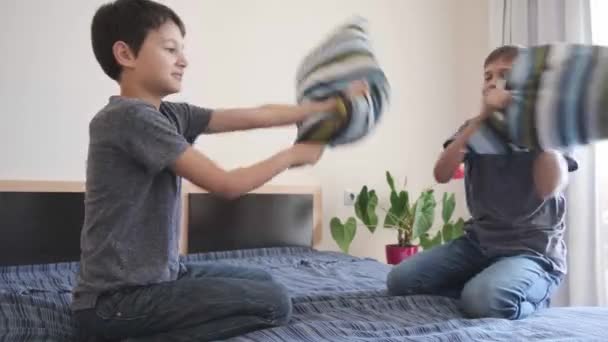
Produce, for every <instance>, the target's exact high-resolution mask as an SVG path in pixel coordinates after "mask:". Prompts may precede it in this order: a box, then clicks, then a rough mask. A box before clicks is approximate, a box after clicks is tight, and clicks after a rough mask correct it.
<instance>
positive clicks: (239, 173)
mask: <svg viewBox="0 0 608 342" xmlns="http://www.w3.org/2000/svg"><path fill="white" fill-rule="evenodd" d="M323 148H324V147H323V146H322V145H319V144H296V145H294V146H292V147H290V148H288V149H286V150H283V151H281V152H279V153H277V154H275V155H274V156H272V157H270V158H268V159H266V160H264V161H261V162H259V163H257V164H254V165H252V166H249V167H244V168H238V169H235V170H231V171H226V170H224V169H222V168H220V167H219V166H217V165H216V164H215V163H214V162H213V161H212V160H211V159H209V158H208V157H206V156H205V155H204V154H202V153H200V152H198V151H197V150H195V149H194V148H192V147H188V148H186V150H185V151H184V152H183V153H182V154H181V155H180V156H179V157H178V158H177V159H176V160H175V161H174V162H173V164H172V165H171V168H172V170H173V171H174V172H175V173H176V174H177V175H179V176H182V177H184V178H186V179H187V180H189V181H190V182H192V183H193V184H195V185H197V186H199V187H201V188H203V189H205V190H208V191H209V192H211V193H215V194H218V195H220V196H223V197H225V198H230V199H231V198H236V197H239V196H241V195H243V194H245V193H247V192H250V191H252V190H255V189H256V188H258V187H260V186H262V185H263V184H265V183H266V182H268V181H269V180H271V179H272V178H273V177H275V176H276V175H278V174H279V173H281V172H283V171H285V170H286V169H287V168H289V167H292V166H294V165H304V164H314V163H316V162H317V160H318V159H319V158H320V157H321V154H322V152H323Z"/></svg>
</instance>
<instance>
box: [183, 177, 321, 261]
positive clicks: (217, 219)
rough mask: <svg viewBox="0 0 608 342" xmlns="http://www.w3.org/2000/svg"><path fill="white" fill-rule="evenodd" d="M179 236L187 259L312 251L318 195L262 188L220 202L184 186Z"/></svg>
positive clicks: (317, 236) (301, 189)
mask: <svg viewBox="0 0 608 342" xmlns="http://www.w3.org/2000/svg"><path fill="white" fill-rule="evenodd" d="M185 188H186V189H187V190H186V191H185V194H186V196H187V199H186V200H185V201H183V202H184V203H186V205H187V208H184V210H185V212H184V215H183V217H184V221H185V222H184V225H185V227H186V230H187V234H182V237H183V238H185V241H182V243H183V244H184V245H187V246H188V249H187V250H188V252H189V253H198V252H209V251H220V250H234V249H247V248H263V247H277V246H305V247H311V246H315V245H317V244H318V243H319V242H320V240H321V237H322V236H321V234H322V221H321V189H320V188H319V187H315V186H280V185H267V186H264V187H262V188H260V189H258V190H256V191H253V192H251V193H249V194H247V195H245V196H242V197H241V198H238V199H236V200H230V201H229V200H225V199H222V198H219V197H217V196H214V195H212V194H209V193H206V192H205V191H202V190H200V189H199V188H197V187H194V186H192V185H189V184H188V185H187V186H186V187H185Z"/></svg>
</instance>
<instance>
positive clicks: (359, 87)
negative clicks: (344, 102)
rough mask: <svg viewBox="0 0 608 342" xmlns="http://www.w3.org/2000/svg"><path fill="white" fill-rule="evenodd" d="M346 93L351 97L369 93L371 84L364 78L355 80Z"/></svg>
mask: <svg viewBox="0 0 608 342" xmlns="http://www.w3.org/2000/svg"><path fill="white" fill-rule="evenodd" d="M345 93H346V96H348V97H349V98H353V97H358V96H363V95H365V94H367V93H369V85H368V84H367V82H366V81H364V80H357V81H353V82H351V83H350V84H349V85H348V88H347V89H346V92H345Z"/></svg>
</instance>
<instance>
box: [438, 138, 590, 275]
mask: <svg viewBox="0 0 608 342" xmlns="http://www.w3.org/2000/svg"><path fill="white" fill-rule="evenodd" d="M463 127H464V126H463ZM461 130H462V128H461ZM457 134H458V133H457ZM454 137H455V136H454ZM454 137H452V138H450V139H449V140H448V141H447V142H446V144H445V145H444V146H447V144H449V143H450V142H451V141H452V140H453V139H454ZM537 156H538V152H533V151H527V150H522V149H516V148H514V149H513V150H511V151H509V152H508V153H506V154H479V153H475V152H474V151H473V150H472V149H471V148H469V149H468V150H467V153H466V156H465V191H466V199H467V206H468V208H469V212H470V214H471V220H469V221H468V222H467V225H466V231H467V233H468V234H470V235H471V236H473V237H474V238H475V239H476V240H477V241H479V243H480V245H481V247H482V248H483V249H484V250H485V251H486V253H487V254H488V255H489V256H490V257H500V256H510V255H517V254H528V255H533V256H537V257H541V258H543V259H544V260H546V261H547V262H548V263H549V264H550V265H551V267H552V268H553V270H554V271H555V272H557V273H566V271H567V266H566V245H565V243H564V239H563V236H564V229H565V222H564V221H565V210H566V199H565V197H564V195H563V194H558V195H556V196H554V197H552V198H549V199H546V200H543V199H541V198H540V197H539V196H538V195H537V193H536V191H535V186H534V179H533V172H532V170H533V165H534V160H535V158H536V157H537ZM564 158H565V159H566V161H567V164H568V170H569V171H575V170H576V169H577V168H578V164H577V162H576V161H575V160H574V159H573V158H572V157H571V156H569V155H566V154H564Z"/></svg>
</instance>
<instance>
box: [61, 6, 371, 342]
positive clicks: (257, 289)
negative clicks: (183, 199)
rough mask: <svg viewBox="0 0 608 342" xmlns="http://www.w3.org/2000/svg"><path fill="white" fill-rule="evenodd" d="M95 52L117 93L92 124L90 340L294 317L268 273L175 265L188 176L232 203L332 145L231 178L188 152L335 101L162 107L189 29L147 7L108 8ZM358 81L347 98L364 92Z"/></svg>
mask: <svg viewBox="0 0 608 342" xmlns="http://www.w3.org/2000/svg"><path fill="white" fill-rule="evenodd" d="M91 33H92V43H93V51H94V53H95V57H96V58H97V61H98V62H99V64H100V65H101V67H102V69H103V70H104V72H105V73H106V74H107V75H108V76H109V77H110V78H112V79H113V80H115V81H116V82H118V84H119V85H120V96H112V97H111V98H110V100H109V103H108V104H107V105H106V106H105V107H104V108H102V109H101V110H100V111H99V112H98V113H97V114H96V115H95V116H94V118H93V119H92V120H91V123H90V126H89V136H90V142H89V150H88V160H87V172H86V198H85V222H84V226H83V229H82V236H81V250H82V253H81V263H80V271H79V274H78V280H77V285H76V287H75V289H74V291H73V303H72V310H73V312H74V316H75V318H76V320H77V321H78V325H79V326H80V328H81V334H82V336H81V340H86V339H88V338H89V337H101V338H102V339H111V340H122V339H126V338H138V337H141V338H143V339H145V340H146V341H151V340H154V341H156V340H158V341H166V340H171V341H207V340H216V339H225V338H228V337H231V336H234V335H238V334H243V333H246V332H249V331H252V330H255V329H261V328H265V327H271V326H275V325H278V324H283V323H285V322H287V321H288V320H289V317H290V313H291V301H290V298H289V297H288V295H287V292H286V290H285V288H284V287H283V286H282V285H280V284H278V283H276V282H274V281H273V279H272V277H271V276H270V275H269V274H268V273H266V272H264V271H262V270H257V269H250V268H239V267H233V266H229V265H222V264H205V265H182V264H180V262H179V260H178V241H179V227H178V222H179V215H180V190H181V189H180V188H181V177H184V178H186V179H188V180H189V181H191V182H192V183H194V184H195V185H198V186H200V187H202V188H204V189H206V190H208V191H210V192H212V193H216V194H218V195H221V196H225V197H228V198H233V197H237V196H239V195H241V194H244V193H246V192H248V191H251V190H253V189H255V188H257V187H259V186H261V185H263V184H264V183H266V182H267V181H269V180H270V179H271V178H273V177H274V176H275V175H277V174H279V173H280V172H283V171H284V170H285V169H287V168H289V167H293V166H297V165H306V164H315V163H316V162H317V160H318V159H319V158H320V156H321V154H322V151H323V146H321V145H318V144H296V145H294V146H291V147H289V148H287V149H285V150H283V151H281V152H279V153H277V154H275V155H274V156H272V157H271V158H269V159H267V160H264V161H261V162H259V163H257V164H255V165H253V166H250V167H244V168H239V169H236V170H232V171H226V170H224V169H222V168H221V167H219V166H217V165H216V164H215V163H214V162H213V161H211V160H210V159H209V158H207V157H206V156H204V155H203V154H202V153H201V152H198V151H197V150H195V149H194V148H193V147H192V146H191V145H192V144H193V143H194V141H195V139H196V138H197V136H199V135H200V134H201V133H218V132H227V131H236V130H245V129H253V128H262V127H273V126H284V125H290V124H295V123H296V122H300V121H302V120H303V119H304V118H306V117H307V116H308V115H310V114H313V113H315V112H320V111H335V108H336V106H337V103H336V100H333V99H329V100H325V101H320V102H311V103H307V104H305V105H302V106H288V105H266V106H261V107H256V108H249V109H247V108H245V109H226V110H213V111H212V110H209V109H205V108H200V107H197V106H193V105H189V104H185V103H171V102H166V101H163V98H164V97H165V96H167V95H170V94H173V93H177V92H178V91H179V90H180V88H181V80H182V76H183V74H184V70H185V68H186V66H187V65H188V63H187V61H186V59H185V56H184V51H183V48H184V46H183V41H184V35H185V29H184V25H183V23H182V21H181V20H180V18H179V17H178V16H177V15H176V14H175V13H174V12H173V11H172V10H171V9H169V8H168V7H166V6H164V5H162V4H159V3H156V2H153V1H150V0H117V1H114V2H111V3H108V4H106V5H103V6H101V7H100V8H99V9H98V10H97V12H96V14H95V16H94V18H93V23H92V27H91ZM367 91H368V89H367V85H366V84H365V83H363V82H359V81H356V82H353V84H352V86H351V87H350V88H349V90H348V91H347V94H346V95H347V96H359V95H362V92H367Z"/></svg>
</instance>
